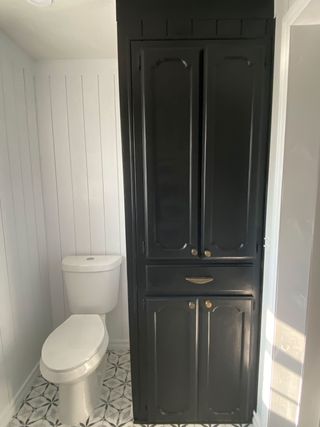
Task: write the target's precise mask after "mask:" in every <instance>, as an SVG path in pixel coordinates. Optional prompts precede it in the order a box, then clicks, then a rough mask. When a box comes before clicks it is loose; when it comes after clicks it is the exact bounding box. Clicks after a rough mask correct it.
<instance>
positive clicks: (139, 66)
mask: <svg viewBox="0 0 320 427" xmlns="http://www.w3.org/2000/svg"><path fill="white" fill-rule="evenodd" d="M138 70H139V71H141V55H139V59H138Z"/></svg>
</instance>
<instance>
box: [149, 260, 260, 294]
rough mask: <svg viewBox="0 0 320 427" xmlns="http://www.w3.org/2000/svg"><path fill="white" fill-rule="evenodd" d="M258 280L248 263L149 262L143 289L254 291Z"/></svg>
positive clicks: (164, 291)
mask: <svg viewBox="0 0 320 427" xmlns="http://www.w3.org/2000/svg"><path fill="white" fill-rule="evenodd" d="M258 283H259V282H258V276H257V272H256V269H255V268H254V267H248V266H221V267H220V266H214V267H207V266H203V267H202V266H199V267H198V266H185V265H184V266H171V265H162V266H154V265H148V266H147V267H146V288H145V289H146V293H147V294H149V295H162V294H166V295H170V294H172V295H201V294H234V295H236V294H241V295H254V294H255V290H256V288H257V287H258Z"/></svg>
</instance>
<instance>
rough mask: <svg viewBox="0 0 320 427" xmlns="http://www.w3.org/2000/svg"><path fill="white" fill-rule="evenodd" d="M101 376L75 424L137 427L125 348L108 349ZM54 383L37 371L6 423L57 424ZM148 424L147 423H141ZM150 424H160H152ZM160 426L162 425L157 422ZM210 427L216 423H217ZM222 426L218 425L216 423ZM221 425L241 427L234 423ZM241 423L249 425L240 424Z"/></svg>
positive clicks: (15, 426) (11, 426) (22, 425)
mask: <svg viewBox="0 0 320 427" xmlns="http://www.w3.org/2000/svg"><path fill="white" fill-rule="evenodd" d="M103 363H104V364H105V366H104V372H105V375H104V380H103V387H102V393H101V397H100V402H99V404H98V406H97V408H96V409H95V411H94V413H93V414H92V416H90V417H89V418H88V419H87V420H86V422H85V423H82V424H80V426H79V427H138V425H137V424H135V425H134V424H133V421H132V409H131V374H130V353H129V351H125V350H123V351H117V352H115V351H108V352H107V355H106V358H105V360H104V362H103ZM57 407H58V387H57V386H56V385H54V384H51V383H48V382H47V381H46V380H45V379H44V378H43V377H42V376H41V375H39V376H38V377H37V378H36V380H35V382H34V384H33V386H32V388H31V391H30V392H29V394H28V395H27V397H26V398H25V399H24V401H23V402H22V404H21V406H20V408H19V410H18V412H17V414H16V415H15V416H14V417H13V419H12V421H11V422H10V424H9V427H50V426H51V427H58V426H61V423H60V422H59V420H58V415H57ZM198 426H199V427H202V426H204V427H207V426H208V427H210V425H209V424H205V425H197V424H183V425H181V426H179V425H178V424H170V425H168V427H198ZM142 427H149V426H142ZM152 427H160V425H153V426H152ZM161 427H163V426H162V425H161ZM211 427H219V426H218V425H217V424H215V425H213V424H212V425H211ZM220 427H222V425H220ZM224 427H241V426H240V425H238V424H233V425H229V424H228V425H226V424H225V425H224ZM243 427H249V425H248V426H243Z"/></svg>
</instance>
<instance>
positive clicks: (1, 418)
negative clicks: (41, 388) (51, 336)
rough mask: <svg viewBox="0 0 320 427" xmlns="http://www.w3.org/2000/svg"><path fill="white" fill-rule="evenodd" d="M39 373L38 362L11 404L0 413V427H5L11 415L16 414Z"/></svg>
mask: <svg viewBox="0 0 320 427" xmlns="http://www.w3.org/2000/svg"><path fill="white" fill-rule="evenodd" d="M38 373H39V362H38V363H37V364H36V366H35V367H34V368H33V369H32V371H31V372H30V374H29V375H28V377H27V378H26V380H25V382H24V383H23V384H22V386H21V387H20V388H19V390H18V391H17V393H16V394H15V395H14V397H13V399H12V401H11V403H10V404H9V405H8V406H7V407H6V408H4V410H3V411H2V413H1V414H0V427H7V426H8V424H9V422H10V420H11V418H12V417H13V415H14V414H15V413H16V412H17V410H18V409H19V406H20V405H21V403H22V401H23V399H24V398H25V397H26V395H27V394H28V392H29V390H30V388H31V385H32V383H33V381H34V379H35V377H36V376H37V375H38Z"/></svg>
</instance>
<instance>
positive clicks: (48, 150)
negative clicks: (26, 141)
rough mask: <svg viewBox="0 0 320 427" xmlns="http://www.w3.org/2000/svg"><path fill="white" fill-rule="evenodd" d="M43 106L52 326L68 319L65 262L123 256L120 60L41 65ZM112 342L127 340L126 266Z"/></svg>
mask: <svg viewBox="0 0 320 427" xmlns="http://www.w3.org/2000/svg"><path fill="white" fill-rule="evenodd" d="M36 93H37V108H38V117H39V140H40V151H41V164H42V180H43V189H44V203H45V218H46V226H47V239H48V254H49V273H50V287H51V299H52V309H53V320H54V325H55V326H57V325H58V324H60V323H61V322H62V321H63V320H64V319H65V318H66V316H67V315H68V307H67V303H66V299H65V296H64V287H63V281H62V274H61V259H62V258H63V257H64V256H66V255H73V254H78V255H81V254H105V253H107V254H108V253H120V254H122V255H123V256H125V237H124V212H123V188H122V162H121V140H120V127H119V108H118V85H117V66H116V59H114V60H87V61H81V60H70V61H49V62H47V61H46V62H39V63H38V64H37V76H36ZM123 264H124V265H123V270H122V280H121V294H120V302H119V305H118V307H117V308H116V309H115V310H114V312H113V313H111V314H109V315H108V319H107V320H108V330H109V333H110V337H111V341H112V343H113V344H126V343H128V314H127V284H126V272H125V262H124V263H123Z"/></svg>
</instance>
